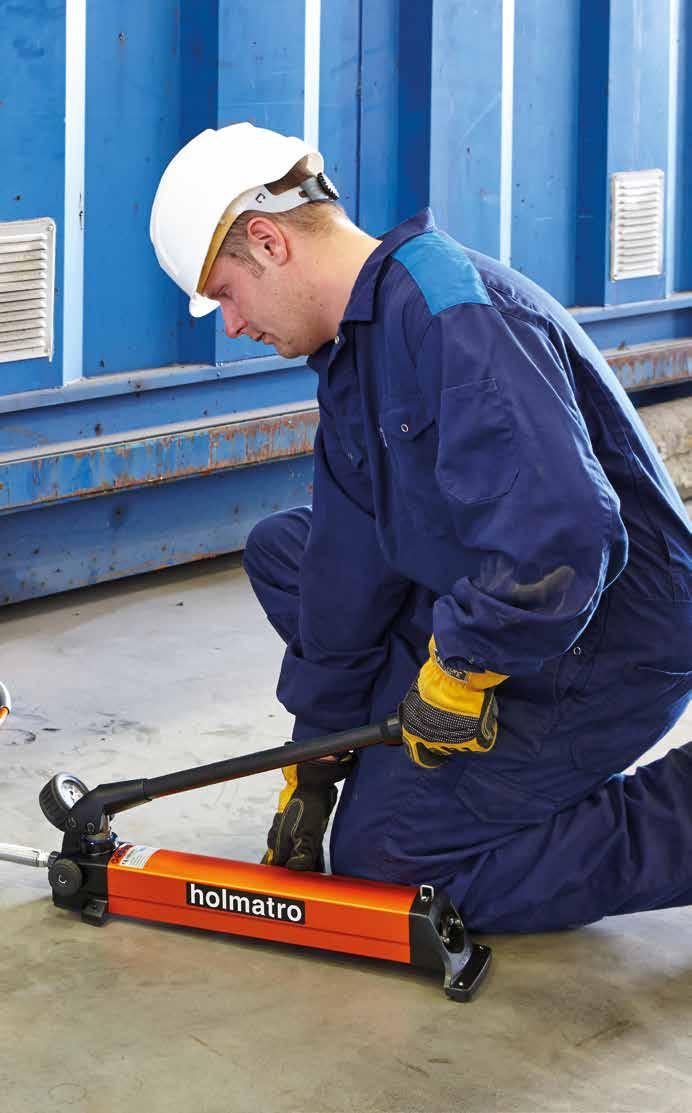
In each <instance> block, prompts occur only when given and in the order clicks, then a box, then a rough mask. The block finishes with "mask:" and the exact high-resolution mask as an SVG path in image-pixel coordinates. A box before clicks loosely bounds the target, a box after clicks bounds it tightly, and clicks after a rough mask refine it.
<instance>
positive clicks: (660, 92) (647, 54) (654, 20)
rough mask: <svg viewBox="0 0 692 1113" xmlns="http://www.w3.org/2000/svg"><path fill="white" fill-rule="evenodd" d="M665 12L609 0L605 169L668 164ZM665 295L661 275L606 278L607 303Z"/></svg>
mask: <svg viewBox="0 0 692 1113" xmlns="http://www.w3.org/2000/svg"><path fill="white" fill-rule="evenodd" d="M669 18H670V7H669V4H667V3H665V4H664V3H662V2H661V0H611V19H612V26H611V41H610V112H609V126H608V173H609V174H614V173H616V172H619V171H622V170H650V169H653V168H655V167H657V168H659V169H661V170H664V171H666V172H667V170H668V152H667V136H668V66H669V64H670V57H669V41H670V30H669ZM609 273H610V270H608V274H609ZM664 296H665V278H664V276H663V275H661V276H657V277H652V278H634V279H633V278H630V279H624V280H620V281H618V282H611V281H610V278H609V277H608V279H607V282H606V295H605V301H606V303H607V304H610V305H621V304H624V303H626V302H633V301H645V300H647V299H649V298H661V297H664Z"/></svg>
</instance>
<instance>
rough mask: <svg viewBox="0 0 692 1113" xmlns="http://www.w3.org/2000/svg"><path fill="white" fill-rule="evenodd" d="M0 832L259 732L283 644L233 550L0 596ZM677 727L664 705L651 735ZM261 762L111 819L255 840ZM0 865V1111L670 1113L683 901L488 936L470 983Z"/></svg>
mask: <svg viewBox="0 0 692 1113" xmlns="http://www.w3.org/2000/svg"><path fill="white" fill-rule="evenodd" d="M0 625H1V627H2V629H1V632H0V641H1V642H2V650H1V656H0V678H2V679H4V680H5V681H6V682H7V683H8V684H10V685H11V687H12V690H13V695H14V701H15V712H14V714H13V717H12V720H11V721H10V725H9V726H8V727H6V728H4V729H3V730H2V731H0V755H2V766H1V768H0V841H6V842H17V843H26V844H29V845H34V846H39V847H45V848H47V849H52V848H54V847H56V846H57V845H58V843H57V841H56V839H54V838H53V829H52V828H51V827H49V826H48V824H47V823H46V821H45V820H44V819H43V817H42V815H41V814H40V812H39V809H38V806H37V802H36V796H37V792H38V790H39V788H40V787H41V785H42V784H43V783H44V781H45V780H46V779H48V777H49V776H50V775H52V773H53V772H55V771H56V770H59V769H63V768H66V769H69V770H72V771H74V772H76V773H78V774H79V775H80V776H82V777H83V779H84V780H86V782H87V783H88V784H92V785H93V784H96V783H98V782H99V781H103V780H112V779H116V778H120V777H123V778H125V777H130V776H133V775H134V776H139V775H143V776H152V775H155V774H158V773H162V772H167V771H169V770H171V769H173V768H181V767H184V766H187V765H192V764H196V763H203V762H207V761H213V760H217V759H220V758H222V757H225V756H231V755H234V754H239V753H243V752H246V751H249V750H252V749H259V748H262V747H266V746H271V745H277V744H279V743H280V742H281V741H282V740H283V739H284V738H285V737H287V736H288V731H289V729H290V721H289V719H288V716H287V715H286V714H285V713H284V712H283V710H282V709H281V707H280V706H278V704H277V703H276V700H275V697H274V686H275V677H276V673H277V669H278V665H279V662H280V658H281V645H280V643H279V640H278V638H277V637H276V636H275V635H274V633H273V632H272V630H271V629H270V628H269V626H268V624H267V623H266V622H265V621H264V620H263V616H262V615H261V613H260V610H259V608H258V606H257V604H256V603H255V601H254V598H253V597H252V595H251V592H250V591H249V588H248V586H247V583H246V581H245V579H244V576H243V574H242V572H241V571H240V569H239V566H238V561H237V558H227V559H222V560H218V561H214V562H210V563H207V564H204V565H200V566H197V567H190V566H188V567H185V568H180V569H175V570H172V571H170V572H166V573H161V574H157V575H152V576H148V577H140V578H138V579H134V580H129V581H120V582H119V583H115V584H110V585H108V586H106V587H101V588H92V589H88V590H84V591H79V592H74V593H72V594H69V595H63V596H56V597H53V598H50V599H44V600H41V601H38V602H32V603H26V604H20V605H17V606H15V607H13V608H7V609H5V610H4V611H2V612H0ZM691 737H692V716H689V715H688V716H687V717H686V719H685V720H683V721H682V722H681V723H680V724H678V727H677V728H676V730H675V731H674V732H673V734H672V735H671V736H669V738H668V739H666V740H665V742H664V743H662V744H661V745H660V746H659V747H657V750H656V753H655V754H652V755H650V756H658V754H660V753H662V752H664V751H665V749H666V748H667V747H668V746H670V745H675V744H679V743H681V742H683V741H687V740H688V739H689V738H691ZM280 783H281V781H280V775H277V774H265V775H264V776H262V777H256V778H253V779H251V780H248V781H237V782H234V783H232V784H227V785H224V786H217V787H214V788H208V789H204V790H199V791H197V792H194V793H190V794H187V795H181V796H179V797H175V798H170V799H166V800H161V801H157V802H156V803H153V804H150V805H147V806H146V807H143V808H140V809H138V810H137V811H134V812H131V813H129V814H126V815H123V816H121V817H119V819H118V822H117V824H116V825H115V826H116V830H118V832H119V834H120V835H121V836H122V837H126V838H128V839H132V840H134V841H139V842H143V843H150V844H152V845H163V846H168V847H171V848H173V849H185V850H190V851H194V852H199V853H207V854H214V855H223V856H227V857H236V858H241V859H248V860H257V858H258V857H259V856H260V855H261V853H262V850H263V845H264V836H265V829H266V826H267V821H268V819H270V817H271V814H272V812H273V808H274V800H275V794H276V791H277V789H278V787H279V785H280ZM47 892H48V890H47V883H46V877H45V873H44V872H43V871H38V870H30V869H21V868H19V867H15V866H11V865H8V864H4V863H0V926H1V931H0V1109H1V1110H2V1113H20V1111H21V1113H46V1111H48V1110H50V1113H63V1111H64V1113H67V1111H70V1113H72V1111H79V1113H82V1111H84V1113H86V1111H87V1110H88V1111H89V1113H121V1111H123V1113H124V1111H125V1110H127V1111H128V1113H144V1111H147V1113H159V1111H161V1113H163V1111H164V1110H166V1111H170V1110H172V1111H174V1113H176V1111H178V1110H186V1109H189V1108H193V1109H194V1110H195V1113H236V1111H238V1113H246V1111H249V1110H255V1109H262V1110H266V1111H268V1113H294V1111H305V1110H310V1111H315V1113H352V1111H353V1113H355V1111H358V1113H423V1111H426V1113H427V1111H432V1110H435V1111H437V1113H446V1111H448V1110H449V1111H451V1110H455V1111H456V1110H464V1111H465V1113H525V1111H529V1110H530V1111H532V1113H535V1111H540V1113H568V1111H569V1113H573V1111H574V1113H606V1111H607V1113H647V1111H650V1113H689V1110H690V1109H692V918H691V916H690V911H689V909H680V910H675V911H669V912H661V913H648V914H643V915H639V916H629V917H622V918H619V919H614V920H610V921H604V922H603V923H601V924H598V925H595V926H593V927H590V928H588V929H584V930H581V931H574V932H569V933H560V934H551V935H537V936H503V937H500V936H498V937H495V938H492V937H491V938H488V939H487V941H488V942H490V943H491V945H492V946H493V948H494V952H495V963H494V969H493V971H492V973H491V976H490V979H489V981H488V983H487V985H486V986H485V988H484V990H483V992H482V993H481V994H480V996H479V997H478V998H477V999H476V1001H475V1002H474V1003H473V1004H471V1005H456V1004H453V1003H451V1002H449V1001H448V1000H446V998H445V997H444V996H443V994H442V992H441V990H440V988H439V985H438V982H437V980H436V979H435V977H434V976H432V975H428V974H425V973H422V972H417V971H412V970H409V969H407V968H403V967H394V966H387V965H386V964H383V963H377V962H374V961H368V960H363V961H359V960H355V959H349V958H344V957H339V956H336V955H318V954H314V953H311V952H308V951H298V950H292V949H289V948H282V947H279V946H272V945H268V944H263V943H258V942H254V941H251V940H233V939H228V938H224V937H222V936H218V935H207V934H203V933H196V932H193V931H187V930H185V931H180V930H175V929H172V928H166V927H155V926H152V925H149V924H140V923H135V922H132V921H125V920H115V921H113V922H112V923H110V924H109V925H108V926H107V927H106V928H104V929H103V930H99V931H97V930H94V929H91V928H88V927H86V926H84V925H82V924H81V923H80V922H79V920H78V919H76V918H74V917H73V916H71V915H70V914H68V913H64V912H60V911H58V910H57V909H55V908H54V907H53V905H52V904H51V902H50V900H49V898H48V895H47Z"/></svg>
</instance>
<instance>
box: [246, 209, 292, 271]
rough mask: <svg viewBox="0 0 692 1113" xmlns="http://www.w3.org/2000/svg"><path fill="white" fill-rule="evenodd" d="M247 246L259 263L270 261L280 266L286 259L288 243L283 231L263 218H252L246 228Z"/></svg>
mask: <svg viewBox="0 0 692 1113" xmlns="http://www.w3.org/2000/svg"><path fill="white" fill-rule="evenodd" d="M247 238H248V246H249V247H252V248H254V249H255V253H256V254H257V257H258V259H259V260H260V261H261V262H268V261H269V260H271V261H272V262H273V263H276V264H277V265H278V266H281V265H282V264H283V263H285V262H286V260H287V259H288V243H287V240H286V237H285V236H284V234H283V231H282V229H281V228H279V226H278V225H277V224H274V223H273V221H271V220H268V219H267V218H266V217H264V216H256V217H253V218H252V220H251V221H249V223H248V226H247Z"/></svg>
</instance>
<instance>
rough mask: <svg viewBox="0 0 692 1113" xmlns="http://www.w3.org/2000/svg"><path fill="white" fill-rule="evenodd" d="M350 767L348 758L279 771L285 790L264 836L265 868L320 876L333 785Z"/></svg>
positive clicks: (333, 798)
mask: <svg viewBox="0 0 692 1113" xmlns="http://www.w3.org/2000/svg"><path fill="white" fill-rule="evenodd" d="M352 765H353V757H352V755H351V754H345V755H343V756H342V757H341V758H340V759H339V760H338V761H304V762H301V764H300V765H288V766H285V768H284V769H283V770H282V772H283V775H284V777H285V779H286V787H285V789H284V790H283V792H282V793H281V796H280V797H279V809H278V811H277V813H276V815H275V816H274V820H273V822H272V825H271V827H270V829H269V834H268V835H267V846H268V848H269V849H268V850H267V853H266V854H265V855H264V857H263V859H262V862H263V864H264V865H265V866H286V867H288V869H292V870H318V871H320V872H324V854H323V851H322V839H323V838H324V832H325V831H326V829H327V824H328V823H329V817H330V815H331V814H332V810H333V808H334V805H335V804H336V799H337V795H338V793H337V790H336V782H337V781H341V780H343V779H344V777H345V776H347V774H348V773H349V772H350V769H351V767H352Z"/></svg>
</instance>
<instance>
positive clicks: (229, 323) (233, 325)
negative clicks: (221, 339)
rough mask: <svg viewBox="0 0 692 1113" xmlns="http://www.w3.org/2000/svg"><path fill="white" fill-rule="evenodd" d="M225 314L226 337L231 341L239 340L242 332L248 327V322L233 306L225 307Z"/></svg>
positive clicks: (223, 311)
mask: <svg viewBox="0 0 692 1113" xmlns="http://www.w3.org/2000/svg"><path fill="white" fill-rule="evenodd" d="M221 312H222V314H223V324H224V331H225V333H226V336H228V337H229V338H230V339H231V340H235V339H237V337H238V336H240V334H241V332H242V331H243V329H244V328H245V327H246V325H247V321H246V320H245V318H244V317H242V316H241V315H240V313H238V312H237V311H236V310H235V309H233V308H232V307H231V306H228V305H224V306H223V309H222V310H221Z"/></svg>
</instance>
